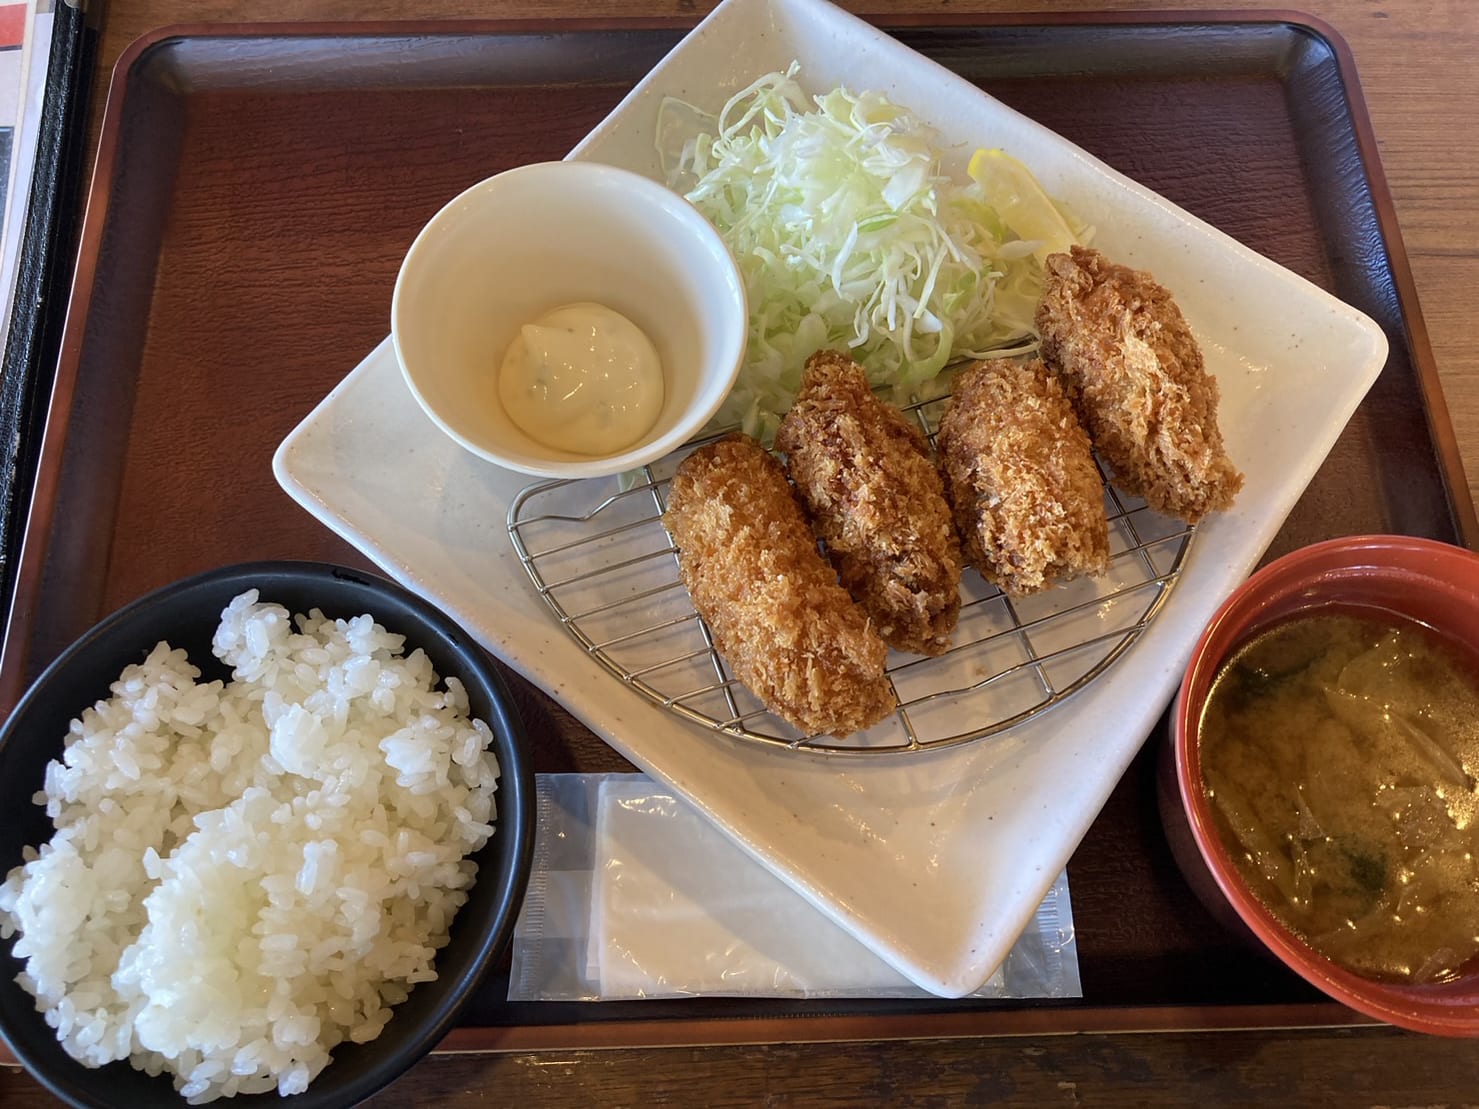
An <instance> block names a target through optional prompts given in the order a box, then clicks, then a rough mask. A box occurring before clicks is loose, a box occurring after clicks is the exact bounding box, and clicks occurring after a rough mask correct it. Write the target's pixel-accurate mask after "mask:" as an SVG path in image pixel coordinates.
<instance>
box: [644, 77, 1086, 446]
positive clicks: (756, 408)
mask: <svg viewBox="0 0 1479 1109" xmlns="http://www.w3.org/2000/svg"><path fill="white" fill-rule="evenodd" d="M798 70H799V66H798V65H797V64H796V63H794V62H793V63H792V64H791V66H790V67H789V68H788V69H787V70H786V71H785V72H779V71H778V72H775V73H768V74H766V75H765V76H763V77H761V78H760V79H759V80H757V81H755V82H754V83H753V84H752V85H750V86H749V87H748V88H746V89H744V90H742V91H741V92H739V93H737V94H736V95H735V96H733V97H731V98H730V100H729V102H728V103H727V104H725V105H724V107H723V109H722V110H721V111H720V113H719V115H718V116H717V117H715V116H712V115H708V114H706V113H704V112H702V111H701V110H700V109H698V108H695V107H694V106H693V105H691V104H687V103H686V102H683V101H680V100H676V99H673V98H668V99H666V100H664V102H663V103H662V106H661V107H660V109H659V111H658V123H657V146H658V153H659V155H660V156H661V157H662V160H663V172H664V174H665V175H666V177H667V180H668V184H669V185H670V186H671V187H673V188H674V189H676V190H678V191H679V192H681V193H683V195H685V196H686V197H687V198H688V199H689V200H690V201H691V202H692V203H693V204H694V205H695V206H696V207H697V208H698V209H699V211H701V212H702V213H703V214H704V215H705V216H706V217H707V218H708V219H709V221H710V222H711V223H713V224H714V226H715V227H717V228H718V229H719V231H720V233H721V234H722V235H723V237H724V239H725V241H726V242H727V243H728V244H729V248H730V250H731V252H732V253H733V254H734V257H735V261H736V263H737V264H738V265H739V269H740V272H741V275H742V277H743V279H744V282H745V288H746V292H747V294H748V297H749V304H750V334H749V346H748V349H747V352H746V361H745V365H744V366H743V368H742V369H741V372H740V376H739V380H738V381H737V383H736V385H735V387H734V389H733V390H732V391H731V393H730V395H729V398H728V399H727V400H726V402H725V404H724V406H723V407H722V408H721V409H720V411H719V413H718V415H717V417H716V418H715V421H714V423H715V425H716V426H724V425H733V424H738V425H740V426H742V427H743V428H744V430H745V431H747V432H749V433H750V434H751V435H754V436H756V437H757V438H759V439H760V440H761V441H762V442H764V443H766V444H767V445H768V444H769V443H770V442H771V440H772V439H773V437H774V435H775V431H776V427H777V426H778V424H779V422H780V418H781V416H782V415H784V414H785V412H786V410H787V409H788V408H790V406H791V402H792V401H793V400H794V399H795V396H796V392H797V390H798V388H799V387H800V383H801V371H802V368H803V367H804V365H805V363H806V359H807V358H808V357H810V356H811V355H812V354H813V353H815V352H816V351H818V350H822V349H825V348H837V349H842V350H847V351H848V352H849V353H850V354H851V356H852V357H853V358H855V359H856V360H857V361H858V362H860V363H861V364H862V365H863V366H864V367H865V369H866V370H867V372H868V377H869V380H870V381H871V383H872V384H873V386H874V388H875V389H877V390H879V391H880V392H882V393H884V395H887V396H889V397H890V398H891V399H893V400H894V401H895V402H896V403H901V404H902V403H910V402H911V401H913V400H916V399H919V398H922V397H927V396H932V395H936V394H937V393H939V392H941V391H943V389H944V386H945V381H944V379H942V378H941V377H940V375H941V371H942V370H944V369H945V368H946V366H947V365H950V364H952V363H954V362H956V361H959V360H962V359H968V358H982V357H986V356H992V355H994V356H1009V355H1017V354H1026V353H1030V352H1031V351H1033V350H1035V349H1036V347H1037V341H1038V336H1037V329H1036V325H1035V322H1034V319H1033V317H1034V314H1035V312H1036V308H1037V302H1038V299H1039V297H1040V296H1041V293H1042V283H1043V264H1042V260H1043V258H1044V257H1045V256H1046V254H1047V252H1048V251H1049V250H1051V249H1061V248H1062V244H1063V241H1064V239H1063V232H1064V231H1066V232H1067V234H1068V235H1069V236H1071V237H1072V239H1073V241H1082V240H1083V239H1084V238H1086V235H1087V230H1088V229H1087V228H1084V227H1083V226H1082V225H1080V224H1078V223H1077V222H1076V221H1075V220H1073V218H1072V216H1071V215H1070V214H1068V213H1067V212H1066V211H1065V210H1064V209H1062V207H1061V206H1059V205H1057V204H1056V203H1055V202H1054V201H1053V200H1051V198H1049V197H1048V196H1047V194H1046V193H1044V192H1043V191H1042V190H1041V188H1040V187H1039V186H1037V184H1036V181H1035V180H1033V179H1032V178H1031V175H1030V174H1029V173H1027V171H1026V169H1025V167H1022V166H1021V163H1019V162H1016V161H1015V159H1011V158H1009V156H1007V155H1004V154H1001V155H1000V157H995V156H994V155H997V154H999V153H1000V152H994V151H993V152H986V151H980V152H978V153H977V158H975V159H973V160H972V168H973V170H974V169H975V168H977V166H978V165H979V166H981V167H984V170H990V171H992V172H985V171H983V172H982V173H980V174H979V175H977V174H973V175H972V176H973V179H972V180H970V181H969V182H967V183H963V184H962V183H957V182H954V181H952V180H950V179H949V178H948V177H946V176H944V175H943V174H942V173H941V169H940V159H941V154H942V151H941V140H940V137H939V134H938V132H937V131H936V130H935V129H934V128H932V127H930V126H929V125H928V124H926V123H924V122H923V121H922V120H920V119H919V118H918V117H917V116H915V115H914V114H913V113H912V112H910V111H909V110H908V109H906V108H903V107H901V106H899V105H897V104H894V103H892V102H891V101H890V100H889V99H888V98H887V97H886V96H884V95H883V94H882V93H878V92H863V93H857V94H854V93H852V92H850V91H848V90H847V89H845V88H837V89H833V90H832V91H830V92H827V93H824V94H823V95H821V96H816V97H807V96H806V94H805V93H804V92H803V91H802V89H801V87H800V85H799V84H798V83H797V82H796V79H795V78H796V74H797V72H798ZM988 154H989V155H993V156H992V157H986V158H985V159H984V160H983V155H988ZM1003 159H1005V160H1004V161H1003ZM1023 174H1026V180H1027V181H1030V182H1031V186H1030V187H1027V186H1026V185H1024V181H1023V178H1022V175H1023ZM1019 227H1021V228H1022V229H1024V230H1025V231H1026V234H1023V233H1021V232H1019V230H1018V228H1019ZM1043 228H1048V229H1050V230H1051V232H1052V234H1051V236H1050V235H1048V234H1043V233H1041V231H1040V229H1043ZM1032 234H1040V237H1039V238H1037V239H1033V238H1029V237H1028V236H1029V235H1032Z"/></svg>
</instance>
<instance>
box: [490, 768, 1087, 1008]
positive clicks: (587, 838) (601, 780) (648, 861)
mask: <svg viewBox="0 0 1479 1109" xmlns="http://www.w3.org/2000/svg"><path fill="white" fill-rule="evenodd" d="M536 794H537V797H538V814H537V825H536V829H537V830H536V838H535V848H534V851H535V858H534V868H533V873H532V875H531V878H530V884H529V890H528V893H527V894H526V897H525V901H524V909H523V912H522V913H521V915H520V918H519V922H518V925H517V928H516V929H515V933H514V944H513V967H512V973H511V976H510V984H509V1000H511V1001H530V1000H564V1001H569V1000H593V1001H594V1000H619V999H632V998H660V997H695V996H731V997H788V998H797V997H845V998H871V997H876V998H890V997H929V996H930V995H929V994H928V993H927V992H926V991H924V990H922V989H920V988H919V987H917V986H915V985H913V984H912V983H911V982H909V980H908V979H906V978H905V977H904V976H903V975H901V974H900V973H899V972H897V971H895V970H894V969H893V968H892V967H890V966H889V965H888V964H887V963H885V962H884V961H883V960H882V959H880V958H879V957H878V956H876V955H874V954H873V953H872V952H871V951H869V950H868V949H867V948H866V947H865V946H863V944H861V943H859V942H858V941H857V940H856V939H854V938H853V937H852V936H851V935H850V934H848V933H847V932H846V931H844V930H843V929H842V928H841V927H840V926H838V925H837V924H835V923H833V922H832V920H831V919H830V918H828V917H827V916H825V915H824V914H823V913H822V912H821V911H820V910H818V909H816V908H815V907H814V906H812V905H811V904H810V903H809V902H808V901H807V900H806V899H805V898H803V897H802V896H801V895H800V894H798V893H796V892H795V891H794V890H792V889H791V888H790V887H789V886H787V885H786V884H785V883H784V882H783V881H781V880H780V879H779V878H777V877H775V875H773V874H772V873H770V871H768V870H767V869H766V868H765V867H763V866H762V865H760V864H759V863H757V862H755V861H754V860H753V859H752V858H750V856H748V855H747V854H745V853H744V851H742V850H741V849H740V848H739V847H737V846H736V845H734V844H733V843H732V842H730V841H729V839H727V838H726V837H725V836H724V834H723V833H722V832H720V831H719V830H718V829H717V828H716V827H714V826H713V825H712V824H711V823H710V822H709V821H708V820H707V819H706V818H704V817H703V816H702V815H700V814H699V813H697V812H696V811H695V810H693V809H692V808H691V807H690V806H689V805H688V804H687V803H685V802H683V801H681V800H680V799H678V798H677V797H675V796H674V795H673V793H672V792H671V791H670V790H668V789H667V788H666V787H664V786H662V785H660V784H658V783H655V782H653V781H652V780H651V779H650V778H647V777H646V776H644V775H640V774H615V775H585V774H560V775H542V776H540V777H539V779H538V781H537V788H536ZM1081 994H1082V990H1081V987H1080V983H1079V974H1078V956H1077V951H1076V948H1075V944H1074V933H1073V918H1072V912H1071V908H1070V905H1069V898H1068V880H1067V875H1066V874H1063V875H1060V876H1059V878H1058V881H1057V882H1056V883H1055V884H1054V885H1053V887H1052V889H1050V890H1049V892H1048V895H1047V897H1046V898H1045V899H1044V900H1043V903H1042V905H1041V906H1040V907H1039V909H1038V912H1037V914H1036V915H1035V916H1034V918H1033V920H1032V922H1031V924H1030V925H1029V926H1028V928H1027V930H1026V931H1025V932H1024V933H1023V935H1022V936H1021V938H1019V940H1018V941H1017V943H1016V945H1015V946H1014V947H1013V949H1012V951H1011V952H1010V953H1009V955H1008V957H1007V959H1006V961H1005V962H1004V963H1003V964H1002V966H1001V967H999V968H998V969H997V970H996V972H995V973H994V974H993V975H992V976H991V978H990V979H989V980H988V981H987V982H986V983H985V985H983V986H982V987H981V989H980V990H978V991H977V992H976V994H974V995H972V996H976V997H996V998H1004V997H1079V996H1081Z"/></svg>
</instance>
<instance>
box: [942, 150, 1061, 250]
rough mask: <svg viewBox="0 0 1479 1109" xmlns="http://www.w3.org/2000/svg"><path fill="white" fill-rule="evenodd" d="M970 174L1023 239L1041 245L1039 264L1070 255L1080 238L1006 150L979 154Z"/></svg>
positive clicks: (1026, 170) (987, 151) (1030, 173)
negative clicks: (1066, 254) (1059, 256)
mask: <svg viewBox="0 0 1479 1109" xmlns="http://www.w3.org/2000/svg"><path fill="white" fill-rule="evenodd" d="M966 173H968V174H969V175H970V178H971V180H972V181H975V182H976V183H977V184H979V185H980V186H981V187H982V188H983V189H985V190H986V202H987V203H988V204H990V205H991V206H992V207H993V208H995V209H996V211H997V214H998V215H999V216H1000V217H1001V221H1002V222H1003V223H1004V224H1006V225H1007V227H1009V228H1011V229H1012V231H1013V232H1015V233H1016V235H1017V237H1018V238H1020V239H1026V240H1029V241H1032V242H1036V243H1038V244H1039V245H1038V247H1037V249H1036V250H1034V251H1033V252H1032V253H1033V254H1034V255H1035V256H1036V258H1037V260H1038V261H1039V262H1042V261H1045V260H1046V259H1047V257H1048V255H1049V254H1058V253H1060V252H1063V251H1066V250H1067V249H1068V248H1069V247H1071V246H1072V245H1073V244H1074V243H1076V242H1078V238H1077V237H1076V236H1075V235H1074V233H1073V231H1072V230H1071V229H1070V228H1069V226H1068V223H1067V221H1066V220H1064V218H1063V215H1062V213H1060V212H1059V211H1058V206H1057V205H1055V204H1054V203H1053V201H1052V200H1051V198H1049V196H1048V194H1047V193H1045V192H1044V191H1043V187H1042V186H1041V185H1039V184H1038V183H1037V178H1036V177H1034V176H1032V171H1031V170H1030V169H1028V168H1027V167H1026V166H1024V165H1023V164H1022V163H1021V162H1019V161H1017V159H1016V158H1013V157H1012V156H1011V155H1010V154H1008V153H1007V152H1006V151H1005V150H997V149H991V150H978V151H976V152H975V153H974V154H972V155H971V162H970V165H969V166H967V167H966Z"/></svg>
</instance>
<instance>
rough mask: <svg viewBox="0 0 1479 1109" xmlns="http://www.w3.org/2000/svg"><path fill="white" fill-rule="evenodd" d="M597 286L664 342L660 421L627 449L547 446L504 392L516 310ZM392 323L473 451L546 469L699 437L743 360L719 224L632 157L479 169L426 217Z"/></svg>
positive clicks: (606, 460) (421, 380)
mask: <svg viewBox="0 0 1479 1109" xmlns="http://www.w3.org/2000/svg"><path fill="white" fill-rule="evenodd" d="M578 301H595V302H597V303H600V304H604V305H606V306H607V307H608V308H611V309H613V310H614V311H617V312H620V313H621V314H622V315H624V316H626V317H627V318H628V319H630V320H631V321H632V322H633V323H635V324H636V325H637V326H638V327H640V328H641V329H642V330H643V331H644V332H645V333H646V334H647V337H648V338H649V339H651V340H652V343H653V345H654V346H655V347H656V348H657V353H658V356H659V358H660V359H661V360H662V367H663V375H664V378H665V397H664V400H663V406H662V411H661V412H660V414H659V415H658V417H657V422H656V423H655V424H654V425H653V427H652V428H651V429H650V430H649V431H648V432H647V433H646V434H645V435H644V436H642V438H641V439H640V440H639V441H638V442H636V443H635V444H633V445H632V446H630V447H628V448H626V449H624V450H622V451H621V452H620V453H618V454H611V455H604V456H591V455H582V454H574V453H571V452H569V451H563V450H559V449H556V448H552V447H547V446H544V445H542V444H540V443H538V442H536V441H535V440H534V439H532V438H531V437H529V436H528V435H526V434H525V433H524V432H523V431H521V430H520V429H519V428H518V427H517V426H516V425H515V424H514V423H513V421H512V420H510V419H509V417H508V414H507V413H506V412H505V411H504V409H503V405H502V402H501V401H500V400H499V396H498V371H499V366H500V365H501V363H502V361H503V355H504V352H505V351H506V350H507V349H508V345H509V343H510V342H511V341H512V340H513V339H514V337H515V336H516V335H517V334H518V330H519V328H520V326H521V325H523V324H525V323H528V322H530V321H532V320H534V319H535V318H536V317H538V316H540V315H542V314H543V313H545V312H547V311H549V310H550V309H552V308H558V307H560V306H561V305H564V304H570V303H575V302H578ZM390 315H391V336H392V338H393V340H394V345H395V353H396V358H397V359H398V360H399V362H400V366H401V372H402V374H403V375H404V376H405V379H406V383H407V385H409V386H410V389H411V392H412V393H413V394H414V395H415V397H416V399H417V401H419V402H420V404H421V407H422V408H423V409H425V410H426V413H427V415H428V416H430V417H431V418H432V420H434V421H435V422H436V424H437V426H439V427H440V428H441V429H442V430H443V431H445V432H446V433H447V434H448V435H450V436H451V437H452V438H453V439H454V440H456V441H457V442H458V443H460V444H461V445H462V446H463V447H465V448H467V449H468V450H469V451H471V452H472V453H473V454H475V455H477V456H479V457H480V458H484V459H487V460H488V461H489V462H493V463H496V464H497V465H499V466H504V467H507V468H508V469H511V470H519V471H522V472H523V473H527V474H536V475H539V476H542V477H597V476H600V475H603V474H615V473H621V472H623V471H626V470H630V469H632V468H634V467H637V466H641V465H644V464H646V463H648V462H651V461H653V460H654V459H657V458H661V457H662V456H663V455H665V454H667V453H669V452H670V451H673V450H675V449H677V448H678V447H680V446H682V445H683V443H685V442H687V441H688V440H689V439H691V438H693V437H694V436H695V435H696V434H697V433H698V432H699V430H700V429H701V428H702V427H703V426H704V424H706V423H707V422H708V421H709V419H710V418H711V417H712V416H713V415H714V413H715V412H716V411H717V410H718V408H719V405H720V404H721V403H722V402H723V401H724V398H725V396H726V395H727V394H728V393H729V390H730V387H731V386H732V385H733V384H734V379H735V377H736V375H737V374H738V373H739V367H740V362H741V360H742V359H743V357H744V353H745V338H746V335H747V333H748V314H747V311H746V306H745V293H744V285H743V282H742V281H741V279H740V274H739V270H738V269H737V268H736V266H735V264H734V259H733V257H732V256H731V255H730V253H729V250H728V248H727V247H726V246H725V245H724V242H723V240H722V239H721V238H720V237H719V233H718V232H717V231H716V230H715V229H714V228H713V226H712V225H710V224H709V222H708V221H707V220H706V219H704V217H703V216H702V215H700V214H699V212H698V210H697V209H696V208H694V207H693V205H691V204H689V203H688V202H687V201H686V200H684V199H683V198H682V197H680V196H678V195H677V194H676V193H674V192H672V191H671V190H669V189H667V188H664V187H663V186H662V185H660V184H658V183H657V182H655V181H651V180H649V179H648V178H645V177H642V176H640V175H639V174H636V173H632V172H631V171H629V170H623V169H617V168H615V167H613V166H606V165H598V164H596V163H593V162H540V163H536V164H534V165H527V166H521V167H519V168H518V169H512V170H509V171H508V172H506V173H500V174H498V175H497V176H496V177H490V178H488V179H487V180H486V181H482V182H480V183H478V184H476V185H474V186H473V187H472V188H470V189H468V190H467V191H466V192H464V193H462V194H461V195H460V196H458V197H456V198H455V199H454V200H452V201H451V202H449V203H448V204H447V205H446V206H445V207H444V208H442V210H441V211H440V212H438V213H437V214H436V215H435V216H433V217H432V219H431V222H430V223H428V224H427V225H426V226H425V227H424V228H423V229H422V231H421V233H420V234H419V235H417V236H416V241H415V242H413V243H412V244H411V249H410V250H409V251H408V252H407V254H406V258H405V261H404V262H402V263H401V270H400V274H399V276H398V277H397V278H396V283H395V296H394V299H393V300H392V302H391V309H390Z"/></svg>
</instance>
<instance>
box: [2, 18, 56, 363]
mask: <svg viewBox="0 0 1479 1109" xmlns="http://www.w3.org/2000/svg"><path fill="white" fill-rule="evenodd" d="M54 15H55V0H28V2H27V3H22V4H3V3H0V208H3V210H4V213H5V216H4V220H3V221H0V361H3V356H4V344H5V342H6V337H7V336H8V334H9V332H10V313H11V308H12V305H13V303H14V298H15V281H16V268H17V264H18V259H19V256H20V245H21V238H22V236H23V235H24V234H25V228H26V207H27V203H28V201H29V200H30V196H31V175H32V172H33V171H34V169H35V165H36V143H37V138H38V136H39V134H40V124H41V103H42V99H43V97H44V95H45V91H46V67H47V62H48V59H49V57H50V46H51V31H52V22H53V19H54Z"/></svg>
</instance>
